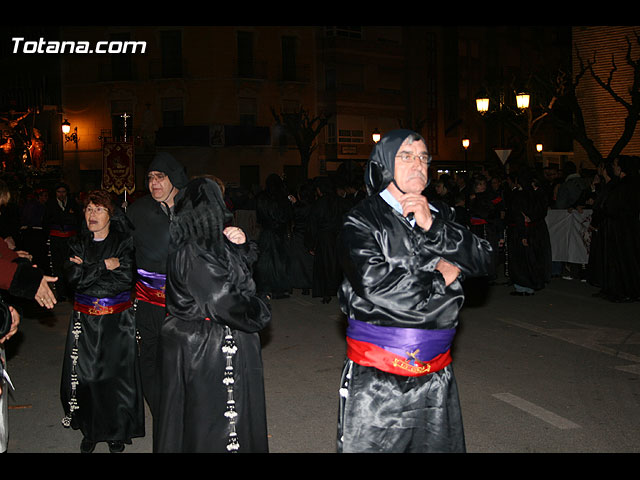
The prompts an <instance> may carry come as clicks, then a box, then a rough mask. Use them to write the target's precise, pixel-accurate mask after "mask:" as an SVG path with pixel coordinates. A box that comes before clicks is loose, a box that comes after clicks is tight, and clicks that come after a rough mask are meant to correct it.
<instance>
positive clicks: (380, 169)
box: [364, 129, 426, 195]
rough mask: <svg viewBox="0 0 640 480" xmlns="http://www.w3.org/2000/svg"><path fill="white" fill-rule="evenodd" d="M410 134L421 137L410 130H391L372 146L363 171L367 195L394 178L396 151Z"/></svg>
mask: <svg viewBox="0 0 640 480" xmlns="http://www.w3.org/2000/svg"><path fill="white" fill-rule="evenodd" d="M411 135H415V136H416V137H418V138H422V137H421V135H420V134H418V133H416V132H414V131H412V130H405V129H398V130H392V131H390V132H389V133H387V134H385V135H384V136H383V137H382V138H381V139H380V141H379V142H378V143H376V145H375V146H374V147H373V150H372V152H371V156H370V157H369V161H368V162H367V166H366V168H365V172H364V183H365V185H366V187H367V192H368V194H369V195H374V194H376V193H380V192H381V191H382V190H384V189H385V188H387V186H388V185H389V184H390V183H391V182H392V181H393V180H394V178H393V176H394V172H395V166H396V163H395V157H396V153H398V149H399V148H400V145H402V143H403V142H404V141H405V140H406V139H407V138H408V137H409V136H411ZM425 143H426V142H425Z"/></svg>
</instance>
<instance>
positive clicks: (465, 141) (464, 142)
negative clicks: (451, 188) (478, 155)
mask: <svg viewBox="0 0 640 480" xmlns="http://www.w3.org/2000/svg"><path fill="white" fill-rule="evenodd" d="M470 143H471V141H470V140H469V139H468V138H463V139H462V148H464V170H465V172H468V171H469V168H468V163H469V162H468V158H467V149H468V148H469V145H470Z"/></svg>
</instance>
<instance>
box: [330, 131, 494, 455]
mask: <svg viewBox="0 0 640 480" xmlns="http://www.w3.org/2000/svg"><path fill="white" fill-rule="evenodd" d="M429 160H430V156H429V154H428V152H427V148H426V143H425V142H424V140H423V139H422V137H420V136H419V135H418V134H416V133H414V132H411V131H408V130H395V131H392V132H390V133H389V134H387V135H386V136H384V137H383V138H382V140H381V141H380V142H379V143H378V144H377V145H376V146H375V148H374V150H373V152H372V154H371V157H370V160H369V163H368V164H367V167H366V171H365V184H366V186H367V190H368V193H369V196H368V197H367V198H366V199H364V200H362V201H361V202H360V203H359V204H358V205H356V206H355V207H354V208H353V209H351V211H349V213H348V214H347V215H346V216H345V220H344V224H343V227H342V230H341V232H340V235H339V239H338V250H339V258H340V262H341V266H342V269H343V271H344V275H345V278H344V281H343V283H342V286H341V289H340V291H339V295H338V297H339V301H340V306H341V309H342V311H343V312H344V313H345V315H346V316H347V319H348V322H349V325H348V328H347V360H346V362H345V366H344V370H343V375H342V388H341V389H340V416H339V421H338V451H340V452H461V451H464V450H465V442H464V432H463V428H462V416H461V413H460V403H459V399H458V390H457V386H456V382H455V378H454V375H453V369H452V366H451V354H450V349H451V345H452V342H453V339H454V336H455V332H456V327H457V324H458V312H459V310H460V308H461V307H462V304H463V302H464V292H463V289H462V285H461V278H460V277H462V276H480V275H486V274H487V272H488V268H489V265H490V260H491V247H490V246H489V244H488V242H486V241H485V240H482V239H479V238H478V237H476V236H475V235H473V234H472V233H471V232H470V231H469V230H468V229H466V228H465V227H462V226H460V225H459V224H457V223H455V222H454V221H453V217H454V213H453V212H454V210H453V209H452V208H451V207H449V206H447V205H445V204H444V203H441V202H430V201H428V200H427V199H426V197H424V196H423V195H421V192H422V191H423V190H424V188H425V187H426V185H427V183H428V173H427V167H428V163H429Z"/></svg>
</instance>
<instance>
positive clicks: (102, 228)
mask: <svg viewBox="0 0 640 480" xmlns="http://www.w3.org/2000/svg"><path fill="white" fill-rule="evenodd" d="M84 219H85V221H86V222H87V228H88V229H89V231H90V232H93V233H94V234H96V233H98V234H100V233H108V232H109V222H110V217H109V210H107V209H106V208H105V207H103V206H101V205H95V204H94V203H93V202H90V203H89V204H88V205H87V207H86V208H85V209H84Z"/></svg>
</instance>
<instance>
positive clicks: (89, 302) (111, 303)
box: [73, 291, 131, 315]
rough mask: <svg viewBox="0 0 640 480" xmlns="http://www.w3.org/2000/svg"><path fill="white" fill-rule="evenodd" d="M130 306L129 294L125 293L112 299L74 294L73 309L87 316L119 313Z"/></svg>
mask: <svg viewBox="0 0 640 480" xmlns="http://www.w3.org/2000/svg"><path fill="white" fill-rule="evenodd" d="M130 306H131V292H129V291H126V292H122V293H119V294H117V295H116V296H114V297H104V298H97V297H92V296H90V295H84V294H82V293H76V294H75V301H74V304H73V309H74V310H76V311H78V312H82V313H87V314H89V315H108V314H111V313H119V312H122V311H124V310H126V309H127V308H129V307H130Z"/></svg>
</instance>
